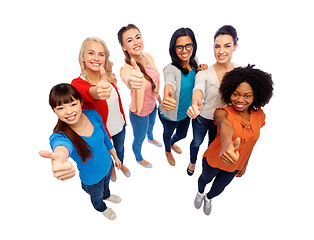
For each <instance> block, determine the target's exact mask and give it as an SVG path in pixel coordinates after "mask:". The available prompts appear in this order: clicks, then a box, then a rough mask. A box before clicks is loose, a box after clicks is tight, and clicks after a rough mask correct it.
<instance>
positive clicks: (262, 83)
mask: <svg viewBox="0 0 314 240" xmlns="http://www.w3.org/2000/svg"><path fill="white" fill-rule="evenodd" d="M254 66H255V65H250V64H249V65H248V66H247V67H238V68H234V69H233V70H232V71H230V72H228V73H226V74H225V76H224V77H223V79H222V82H221V85H220V88H219V92H220V94H221V100H222V101H223V102H225V103H226V104H230V103H231V101H230V97H231V94H232V93H233V92H234V91H235V90H236V89H237V87H238V86H239V85H240V84H241V83H243V82H247V83H248V84H249V85H250V86H251V88H252V89H253V95H254V100H253V103H252V104H251V106H250V109H254V110H256V109H259V108H261V107H263V106H265V105H266V104H267V103H268V102H269V100H270V99H271V97H272V95H273V81H272V76H271V74H269V73H266V72H264V71H262V70H259V69H254V68H253V67H254Z"/></svg>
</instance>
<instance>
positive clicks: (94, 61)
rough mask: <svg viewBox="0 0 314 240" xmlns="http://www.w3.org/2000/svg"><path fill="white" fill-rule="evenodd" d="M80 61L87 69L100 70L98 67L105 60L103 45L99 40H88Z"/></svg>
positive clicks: (103, 63)
mask: <svg viewBox="0 0 314 240" xmlns="http://www.w3.org/2000/svg"><path fill="white" fill-rule="evenodd" d="M82 61H83V62H84V63H85V66H86V70H87V71H100V67H101V66H104V65H105V62H106V53H105V48H104V46H103V45H102V44H101V43H99V42H95V41H89V42H88V43H87V44H86V46H85V49H84V52H83V56H82Z"/></svg>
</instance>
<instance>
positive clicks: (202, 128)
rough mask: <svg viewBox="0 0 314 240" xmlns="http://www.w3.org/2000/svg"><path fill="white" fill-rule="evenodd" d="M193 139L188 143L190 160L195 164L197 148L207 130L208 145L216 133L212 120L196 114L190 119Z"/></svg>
mask: <svg viewBox="0 0 314 240" xmlns="http://www.w3.org/2000/svg"><path fill="white" fill-rule="evenodd" d="M192 128H193V140H192V142H191V144H190V162H191V163H193V164H195V163H196V160H197V154H198V150H199V148H200V146H201V144H202V143H203V141H204V138H205V135H206V133H207V132H208V146H209V145H210V144H211V143H212V141H214V139H215V137H216V135H217V126H216V124H215V123H214V120H211V119H207V118H203V117H202V116H201V115H198V116H197V117H196V118H195V119H193V120H192Z"/></svg>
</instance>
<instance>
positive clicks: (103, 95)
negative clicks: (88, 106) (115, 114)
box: [96, 67, 111, 100]
mask: <svg viewBox="0 0 314 240" xmlns="http://www.w3.org/2000/svg"><path fill="white" fill-rule="evenodd" d="M96 88H97V90H96V91H97V94H98V99H101V100H106V99H108V98H110V95H111V84H110V83H109V82H108V80H107V77H106V71H105V69H104V68H103V67H101V68H100V81H99V82H98V83H97V85H96Z"/></svg>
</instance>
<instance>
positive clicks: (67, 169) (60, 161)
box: [39, 146, 75, 181]
mask: <svg viewBox="0 0 314 240" xmlns="http://www.w3.org/2000/svg"><path fill="white" fill-rule="evenodd" d="M39 155H40V156H42V157H43V158H50V159H51V165H52V171H53V175H54V177H55V178H57V179H59V180H61V181H64V180H67V179H70V178H72V177H74V176H75V168H74V166H73V164H72V163H71V162H70V161H68V157H69V151H68V149H67V148H66V147H64V146H58V147H56V148H55V150H54V151H53V152H49V151H40V152H39Z"/></svg>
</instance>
